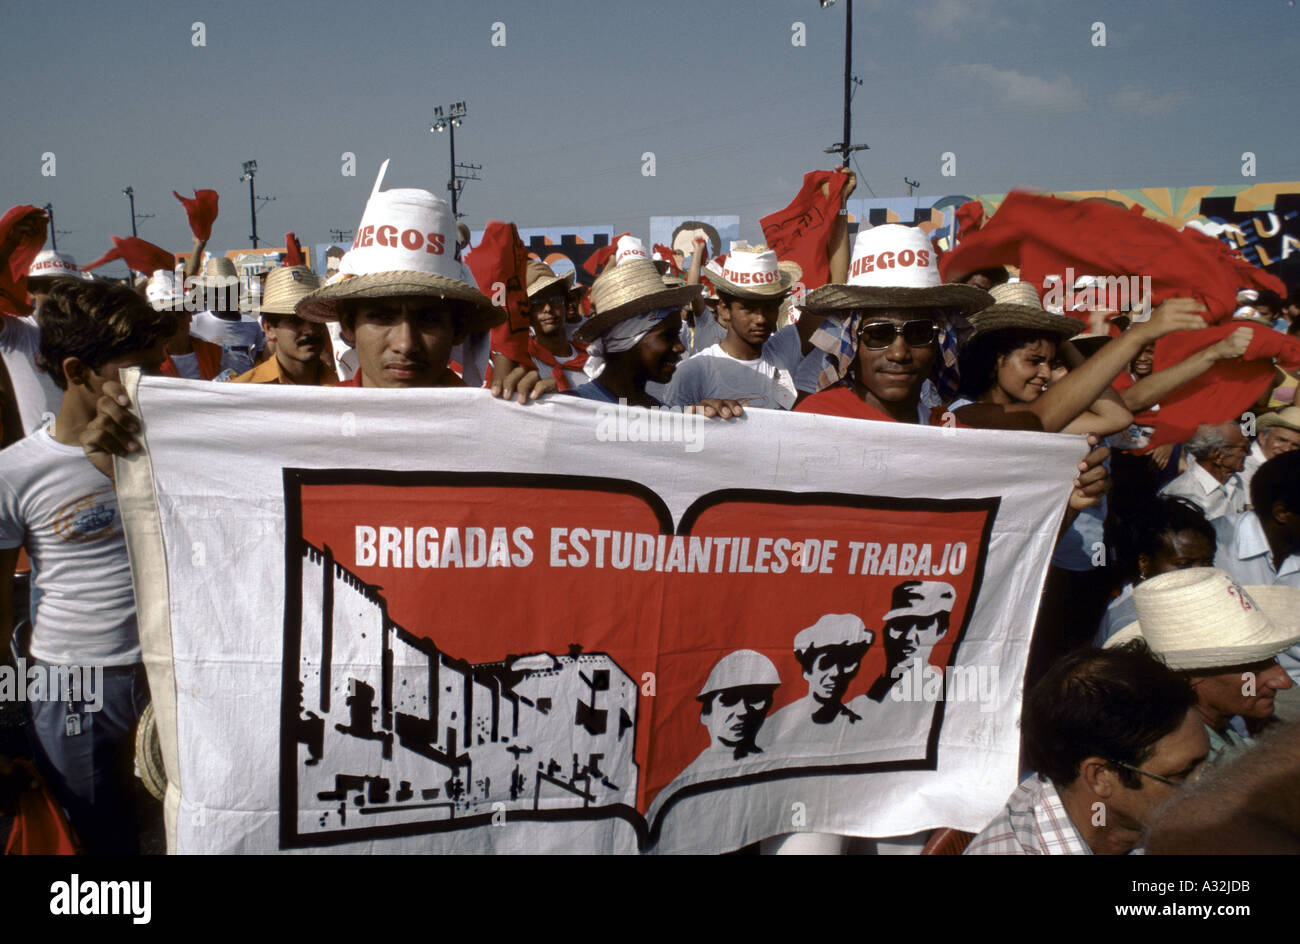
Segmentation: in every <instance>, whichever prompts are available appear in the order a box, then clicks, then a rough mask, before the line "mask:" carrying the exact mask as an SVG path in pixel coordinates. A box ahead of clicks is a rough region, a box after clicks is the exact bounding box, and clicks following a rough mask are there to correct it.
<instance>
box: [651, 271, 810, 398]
mask: <svg viewBox="0 0 1300 944" xmlns="http://www.w3.org/2000/svg"><path fill="white" fill-rule="evenodd" d="M802 274H803V273H802V270H801V269H800V268H799V265H798V264H797V263H794V262H778V261H777V258H776V253H774V252H772V251H771V250H770V249H767V248H766V247H763V246H756V247H752V248H751V247H741V248H736V247H733V248H732V251H731V253H730V255H728V256H727V258H726V259H725V260H724V261H723V263H722V264H721V265H719V264H718V263H717V262H716V260H715V261H713V262H710V263H709V264H708V265H707V266H705V267H704V271H703V275H704V278H706V279H708V280H709V282H710V283H711V284H712V285H713V287H714V288H715V290H716V291H717V293H718V315H717V317H718V323H719V324H720V325H721V326H722V327H723V328H724V329H726V332H727V334H726V336H725V337H724V338H723V339H722V340H721V341H719V342H717V343H716V344H713V345H710V346H709V347H706V348H705V349H704V350H702V351H699V352H697V353H696V354H695V355H694V356H692V357H691V358H689V359H688V360H687V361H686V362H685V363H683V364H682V365H681V366H680V367H679V368H678V370H677V372H676V374H674V375H673V382H672V384H671V385H670V386H669V387H668V390H667V393H666V395H665V398H664V399H665V400H666V402H668V403H669V404H672V405H685V404H689V403H697V402H699V401H700V400H702V399H704V398H705V397H716V398H718V399H732V400H742V401H744V402H747V403H749V404H750V405H751V406H756V407H761V408H763V409H772V410H788V409H791V408H792V407H793V406H794V404H795V401H796V399H797V398H798V396H799V391H800V390H804V391H807V392H811V391H812V390H816V384H817V378H818V373H819V370H820V363H819V362H820V357H808V358H805V357H804V350H803V347H804V339H803V338H802V337H801V335H800V332H799V325H797V324H796V325H787V326H786V327H784V328H782V329H781V330H780V331H777V330H776V324H777V319H778V317H779V316H780V312H781V304H782V302H783V301H784V300H785V299H786V298H788V297H789V296H790V292H791V291H792V290H793V289H794V286H795V283H797V282H798V281H799V279H800V277H801V276H802ZM805 324H807V325H808V327H807V328H806V331H807V333H808V334H811V319H810V320H809V322H807V323H805ZM818 354H820V352H818ZM805 362H806V364H807V368H806V369H803V370H802V372H800V371H801V368H802V367H803V365H804V364H805ZM796 373H799V377H798V378H797V379H796ZM801 384H802V385H801Z"/></svg>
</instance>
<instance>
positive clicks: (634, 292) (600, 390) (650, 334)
mask: <svg viewBox="0 0 1300 944" xmlns="http://www.w3.org/2000/svg"><path fill="white" fill-rule="evenodd" d="M698 291H699V290H698V289H697V288H695V287H694V286H690V285H682V286H678V287H675V288H670V287H668V286H667V285H665V284H664V281H663V279H662V278H661V277H660V275H659V270H658V269H656V268H655V264H654V263H653V262H651V261H650V259H649V258H635V257H633V258H628V259H625V260H624V261H623V262H622V263H620V264H618V265H614V266H609V267H607V268H606V269H605V271H604V272H602V273H601V275H600V278H598V279H596V283H595V285H593V286H592V288H591V304H592V311H593V312H594V313H593V314H592V316H591V317H590V318H588V319H587V320H586V321H585V322H583V323H582V326H581V327H580V328H579V329H578V330H577V332H576V333H575V334H574V336H573V339H574V340H575V341H577V342H578V343H579V344H585V345H586V346H587V364H586V366H585V367H584V370H585V372H586V374H587V376H588V377H590V378H591V382H590V383H586V384H583V385H582V386H581V387H578V388H577V389H576V390H573V391H572V393H573V394H574V395H575V396H579V397H583V398H584V399H587V400H598V401H600V402H602V403H620V402H622V403H625V404H627V405H629V406H640V407H658V406H663V404H662V403H661V402H660V401H659V400H657V399H656V398H655V397H653V396H652V395H650V394H649V393H647V392H646V385H647V384H648V383H651V382H654V383H661V384H666V383H668V382H669V381H670V380H672V376H673V372H674V371H676V370H677V362H678V360H679V359H680V358H681V356H682V353H683V352H684V351H685V348H684V347H683V346H682V343H681V340H680V338H679V333H680V331H681V327H682V318H681V309H682V306H683V305H686V304H688V303H689V302H690V300H691V297H692V295H693V294H695V293H697V292H698ZM687 411H688V412H699V413H701V414H702V415H704V416H720V417H722V418H723V419H729V418H731V417H733V416H740V415H741V414H742V413H743V412H744V411H743V409H742V408H741V406H740V404H739V403H736V402H735V401H731V400H715V399H704V400H701V401H699V402H698V403H696V404H692V405H690V406H688V407H687Z"/></svg>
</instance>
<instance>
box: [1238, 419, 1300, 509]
mask: <svg viewBox="0 0 1300 944" xmlns="http://www.w3.org/2000/svg"><path fill="white" fill-rule="evenodd" d="M1297 450H1300V406H1288V407H1284V408H1282V409H1280V410H1277V411H1275V412H1272V413H1265V414H1264V415H1263V416H1261V417H1259V418H1258V419H1256V420H1255V441H1254V442H1253V443H1251V445H1250V452H1249V453H1248V454H1247V455H1246V465H1245V467H1244V468H1243V469H1242V470H1241V472H1240V475H1241V481H1242V484H1243V485H1244V486H1245V488H1246V494H1248V495H1249V494H1250V480H1251V479H1253V478H1254V477H1255V473H1256V472H1258V471H1259V467H1260V466H1261V465H1263V464H1264V463H1265V462H1267V461H1268V460H1269V459H1272V458H1273V457H1274V456H1279V455H1281V454H1282V453H1284V452H1295V451H1297Z"/></svg>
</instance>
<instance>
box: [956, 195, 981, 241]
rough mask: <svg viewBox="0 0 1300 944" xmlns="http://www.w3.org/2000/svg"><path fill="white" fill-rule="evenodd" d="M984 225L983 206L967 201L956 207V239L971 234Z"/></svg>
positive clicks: (976, 202)
mask: <svg viewBox="0 0 1300 944" xmlns="http://www.w3.org/2000/svg"><path fill="white" fill-rule="evenodd" d="M983 223H984V204H982V203H980V202H979V201H978V200H968V201H966V202H965V203H963V204H962V205H961V206H959V207H957V238H958V239H961V238H962V237H963V236H965V235H966V234H967V233H973V232H975V230H977V229H979V228H980V226H982V225H983Z"/></svg>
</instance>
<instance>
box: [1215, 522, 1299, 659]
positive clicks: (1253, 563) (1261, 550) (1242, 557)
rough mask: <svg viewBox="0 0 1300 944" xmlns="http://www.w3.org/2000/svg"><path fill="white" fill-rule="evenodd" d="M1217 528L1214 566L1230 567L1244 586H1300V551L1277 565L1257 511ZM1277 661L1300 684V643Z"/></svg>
mask: <svg viewBox="0 0 1300 944" xmlns="http://www.w3.org/2000/svg"><path fill="white" fill-rule="evenodd" d="M1214 532H1215V535H1216V536H1217V541H1216V545H1217V546H1216V548H1215V554H1214V566H1215V567H1218V568H1219V569H1220V570H1226V571H1227V572H1228V573H1229V574H1231V575H1232V578H1233V579H1234V580H1236V581H1237V583H1239V584H1241V585H1242V586H1243V587H1251V586H1265V587H1267V586H1272V585H1280V586H1284V587H1300V554H1292V555H1290V556H1289V557H1287V558H1286V559H1285V560H1284V561H1282V566H1281V567H1274V566H1273V551H1272V549H1271V548H1269V546H1268V538H1267V537H1265V536H1264V526H1263V525H1262V524H1260V521H1259V516H1258V515H1256V514H1255V512H1253V511H1247V512H1245V513H1243V514H1241V515H1238V516H1237V517H1235V518H1220V519H1218V520H1217V521H1215V522H1214ZM1277 661H1278V663H1279V664H1280V665H1281V666H1282V668H1284V669H1286V671H1287V674H1288V675H1290V676H1291V679H1292V681H1294V682H1296V683H1297V684H1300V645H1295V646H1292V647H1291V648H1290V649H1288V650H1286V651H1285V652H1282V653H1279V654H1278V657H1277Z"/></svg>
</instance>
